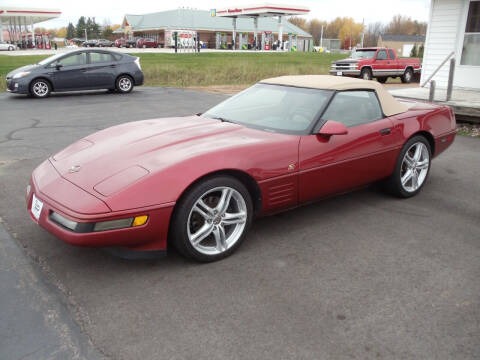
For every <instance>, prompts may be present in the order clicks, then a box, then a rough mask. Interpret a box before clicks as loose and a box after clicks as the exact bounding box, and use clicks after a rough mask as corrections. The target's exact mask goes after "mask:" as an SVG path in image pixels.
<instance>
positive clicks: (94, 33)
mask: <svg viewBox="0 0 480 360" xmlns="http://www.w3.org/2000/svg"><path fill="white" fill-rule="evenodd" d="M92 36H94V37H96V38H98V37H99V36H100V25H98V24H97V23H96V21H95V18H92Z"/></svg>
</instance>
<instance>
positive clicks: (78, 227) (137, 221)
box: [49, 211, 148, 233]
mask: <svg viewBox="0 0 480 360" xmlns="http://www.w3.org/2000/svg"><path fill="white" fill-rule="evenodd" d="M49 217H50V220H52V221H53V222H55V223H57V224H59V225H62V226H63V227H65V228H67V229H69V230H72V231H73V232H77V233H89V232H98V231H107V230H117V229H126V228H129V227H136V226H142V225H145V224H146V223H147V220H148V215H141V216H136V217H134V218H133V217H130V218H125V219H117V220H108V221H101V222H97V223H78V222H75V221H73V220H70V219H67V218H65V217H63V216H62V215H60V214H58V213H56V212H53V211H52V212H51V213H50V216H49Z"/></svg>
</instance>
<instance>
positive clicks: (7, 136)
mask: <svg viewBox="0 0 480 360" xmlns="http://www.w3.org/2000/svg"><path fill="white" fill-rule="evenodd" d="M30 120H31V121H33V123H32V124H31V125H30V126H25V127H21V128H17V129H14V130H12V131H10V132H9V133H8V134H7V135H5V140H1V141H0V144H4V143H6V142H9V141H14V140H22V139H15V138H14V137H13V135H14V134H15V133H17V132H19V131H22V130H28V129H33V128H36V127H37V125H38V124H40V120H38V119H30Z"/></svg>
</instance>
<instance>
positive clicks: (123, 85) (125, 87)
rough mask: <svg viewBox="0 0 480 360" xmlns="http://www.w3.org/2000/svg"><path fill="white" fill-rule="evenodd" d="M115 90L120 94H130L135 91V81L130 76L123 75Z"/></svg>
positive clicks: (118, 80) (119, 78)
mask: <svg viewBox="0 0 480 360" xmlns="http://www.w3.org/2000/svg"><path fill="white" fill-rule="evenodd" d="M115 88H116V89H117V91H118V92H119V93H122V94H128V93H129V92H131V91H132V90H133V80H132V78H131V77H130V76H128V75H121V76H119V77H118V79H117V82H116V84H115Z"/></svg>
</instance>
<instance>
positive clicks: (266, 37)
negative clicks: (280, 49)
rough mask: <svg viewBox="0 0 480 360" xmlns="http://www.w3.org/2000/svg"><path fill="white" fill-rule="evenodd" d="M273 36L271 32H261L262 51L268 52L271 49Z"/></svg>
mask: <svg viewBox="0 0 480 360" xmlns="http://www.w3.org/2000/svg"><path fill="white" fill-rule="evenodd" d="M272 42H273V34H272V32H271V31H263V32H262V49H263V50H270V49H271V48H272Z"/></svg>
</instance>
